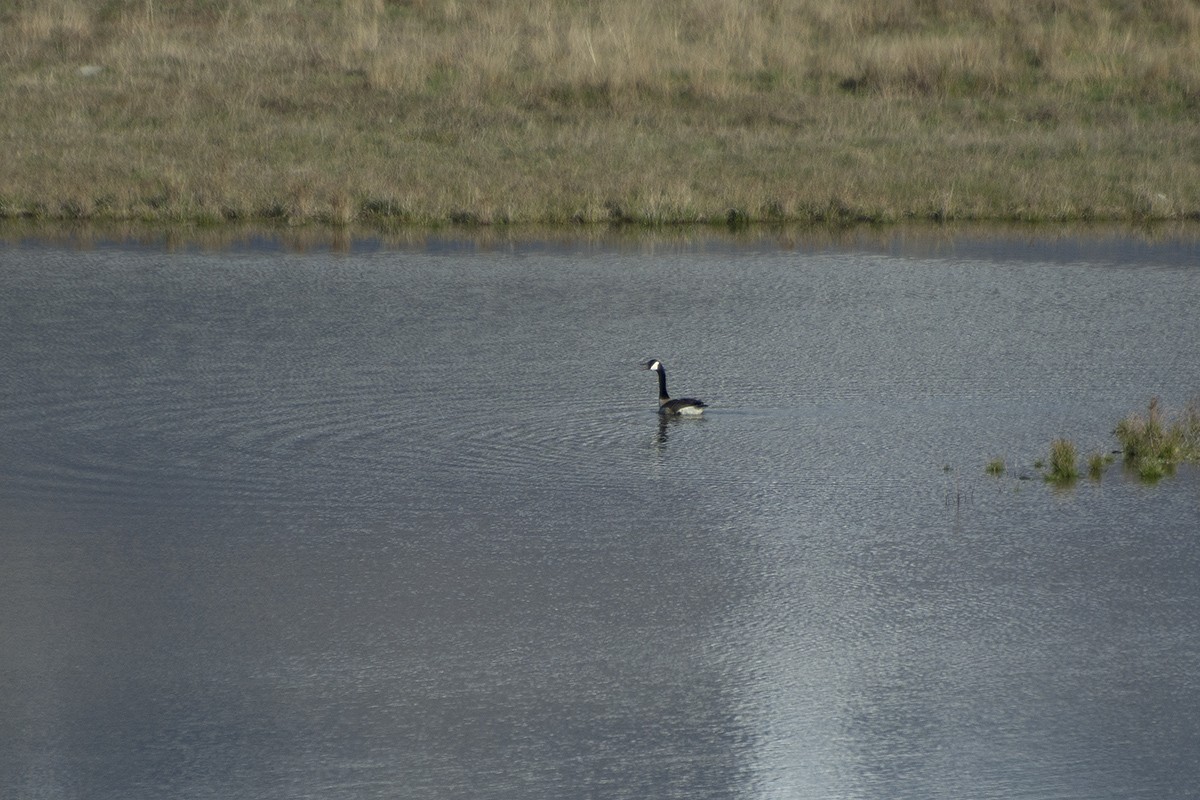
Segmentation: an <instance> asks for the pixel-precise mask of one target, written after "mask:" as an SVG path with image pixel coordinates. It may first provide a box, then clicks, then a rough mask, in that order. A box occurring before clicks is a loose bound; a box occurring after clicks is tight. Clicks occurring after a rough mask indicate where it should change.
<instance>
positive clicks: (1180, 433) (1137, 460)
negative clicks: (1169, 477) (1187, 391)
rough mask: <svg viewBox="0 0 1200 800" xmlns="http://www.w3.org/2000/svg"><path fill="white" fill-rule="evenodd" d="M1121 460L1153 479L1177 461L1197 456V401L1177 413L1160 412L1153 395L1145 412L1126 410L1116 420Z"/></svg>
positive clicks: (1199, 430) (1199, 456)
mask: <svg viewBox="0 0 1200 800" xmlns="http://www.w3.org/2000/svg"><path fill="white" fill-rule="evenodd" d="M1114 433H1115V434H1116V437H1117V440H1118V441H1119V442H1120V443H1121V450H1122V452H1123V453H1124V456H1125V463H1126V465H1127V466H1129V467H1130V468H1131V469H1132V470H1133V471H1135V472H1136V473H1137V474H1138V475H1140V476H1141V477H1142V478H1144V479H1146V480H1157V479H1158V478H1161V477H1162V476H1163V475H1166V474H1168V473H1169V472H1171V471H1172V470H1173V469H1174V468H1175V465H1176V464H1178V463H1179V462H1181V461H1196V460H1200V401H1193V402H1192V403H1191V404H1190V405H1188V407H1187V408H1186V409H1184V410H1183V411H1182V412H1180V413H1178V414H1173V415H1172V414H1164V412H1163V410H1162V409H1161V408H1160V406H1159V401H1158V398H1157V397H1153V398H1151V399H1150V405H1149V408H1148V409H1147V411H1146V415H1145V416H1142V415H1141V414H1137V413H1134V414H1130V415H1129V416H1127V417H1125V418H1124V419H1122V420H1121V421H1120V422H1119V423H1117V427H1116V430H1115V431H1114Z"/></svg>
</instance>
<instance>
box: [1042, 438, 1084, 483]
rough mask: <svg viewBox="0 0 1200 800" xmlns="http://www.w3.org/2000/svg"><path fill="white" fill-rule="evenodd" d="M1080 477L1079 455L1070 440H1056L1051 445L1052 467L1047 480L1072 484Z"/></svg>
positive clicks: (1047, 474) (1047, 472)
mask: <svg viewBox="0 0 1200 800" xmlns="http://www.w3.org/2000/svg"><path fill="white" fill-rule="evenodd" d="M1078 477H1079V454H1078V453H1077V452H1076V451H1075V443H1074V442H1072V441H1071V440H1070V439H1055V440H1054V441H1053V442H1051V443H1050V467H1049V469H1048V470H1047V471H1046V480H1048V481H1053V482H1055V483H1070V482H1071V481H1073V480H1075V479H1076V478H1078Z"/></svg>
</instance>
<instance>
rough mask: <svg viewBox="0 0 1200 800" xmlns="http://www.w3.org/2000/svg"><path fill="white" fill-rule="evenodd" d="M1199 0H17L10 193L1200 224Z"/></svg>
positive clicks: (455, 217)
mask: <svg viewBox="0 0 1200 800" xmlns="http://www.w3.org/2000/svg"><path fill="white" fill-rule="evenodd" d="M1198 122H1200V6H1198V5H1197V4H1196V3H1194V2H1191V1H1190V0H1156V2H1137V1H1136V0H1135V1H1134V2H1126V1H1125V0H1101V1H1100V2H1092V1H1091V0H1054V2H1049V1H1048V0H1035V2H1030V3H1022V2H1017V1H1016V0H966V1H965V2H959V3H926V2H917V0H900V1H899V2H896V1H894V0H854V1H852V2H847V3H835V2H830V0H746V2H739V3H725V2H717V1H716V0H674V1H673V2H668V3H645V2H641V0H608V2H603V3H601V2H587V1H586V0H578V1H577V2H561V3H552V2H541V3H532V4H520V3H500V2H488V1H487V0H483V1H481V2H462V0H342V2H335V0H264V2H258V3H230V2H225V0H180V2H174V3H154V2H147V0H105V2H85V1H84V0H23V1H22V2H17V3H8V4H4V6H3V7H2V8H0V135H2V136H3V139H4V150H5V158H4V159H2V160H0V217H22V218H33V219H51V220H54V219H73V220H75V219H93V220H148V221H175V220H178V221H190V222H212V223H218V222H220V223H224V222H226V221H229V220H242V221H247V220H251V221H252V220H264V221H269V220H277V221H281V222H286V223H290V224H303V223H309V222H321V223H326V224H331V225H349V224H352V223H355V222H367V223H372V224H383V225H431V224H432V225H438V224H447V223H459V224H469V225H478V224H488V223H520V224H540V225H547V224H548V225H561V224H573V223H610V222H618V223H636V224H644V225H656V224H669V223H692V222H699V223H716V224H721V225H730V226H742V225H745V224H750V223H756V222H772V223H777V222H832V223H844V222H854V221H879V222H893V221H898V220H904V219H923V220H1055V221H1062V220H1085V221H1086V220H1155V219H1200V159H1197V158H1196V157H1195V154H1196V152H1197V151H1198V150H1200V124H1197V123H1198Z"/></svg>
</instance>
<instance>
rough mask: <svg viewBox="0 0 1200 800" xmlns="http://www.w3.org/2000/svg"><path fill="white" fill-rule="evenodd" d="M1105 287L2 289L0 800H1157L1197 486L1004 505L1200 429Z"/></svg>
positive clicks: (1187, 613)
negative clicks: (999, 462)
mask: <svg viewBox="0 0 1200 800" xmlns="http://www.w3.org/2000/svg"><path fill="white" fill-rule="evenodd" d="M1068 250H1069V249H1068ZM1080 250H1082V251H1085V252H1087V253H1088V254H1089V256H1095V255H1096V250H1095V248H1094V247H1089V246H1086V245H1081V246H1080ZM1073 252H1075V251H1073V250H1069V253H1073ZM1109 252H1110V253H1118V254H1126V253H1128V254H1129V256H1128V257H1125V256H1124V255H1118V256H1113V257H1111V258H1108V259H1103V258H1098V257H1097V258H1096V259H1095V260H1094V261H1092V262H1083V261H1080V260H1078V259H1075V258H1072V257H1064V256H1063V249H1062V245H1061V244H1060V245H1056V246H1054V247H1050V246H1047V247H1046V248H1043V249H1039V248H1038V247H1037V246H1036V244H1035V245H1030V244H1029V243H1021V244H1019V245H1017V244H1013V243H1008V244H1006V243H1005V242H1003V241H1001V242H991V243H986V244H981V243H979V242H973V241H964V242H962V243H961V244H960V245H959V246H957V247H950V248H948V250H947V248H944V247H942V248H939V249H938V250H937V252H932V253H930V252H926V251H924V250H923V249H922V247H921V246H920V245H919V244H917V245H913V246H898V247H896V248H893V250H891V251H888V252H879V251H878V250H854V249H839V248H829V249H820V248H818V249H815V250H810V251H801V250H796V251H788V250H782V249H777V248H773V247H764V246H757V247H753V248H746V249H738V248H733V247H716V248H705V247H701V246H696V247H690V246H687V247H685V246H681V247H677V248H667V251H666V252H657V253H650V254H647V253H630V252H622V251H621V250H619V249H611V248H607V247H604V246H579V247H571V246H558V247H537V246H529V247H526V248H522V247H516V248H512V249H509V250H506V251H503V252H464V251H456V252H450V253H437V252H433V251H429V250H401V251H387V250H376V251H372V252H363V253H354V252H352V253H349V254H340V255H339V254H326V253H316V254H283V253H278V252H248V251H239V252H228V253H214V254H197V253H176V254H164V253H161V252H158V251H155V250H153V249H125V248H100V249H96V250H93V251H90V252H71V251H66V250H61V249H56V248H32V247H9V248H7V249H0V290H2V291H0V297H2V298H3V299H0V312H2V314H0V340H2V341H4V342H5V345H6V346H5V353H4V354H3V355H0V359H2V360H3V362H2V366H3V377H2V378H0V388H2V392H3V407H2V410H0V425H2V427H3V430H5V432H6V436H5V439H6V442H5V443H4V445H3V459H2V466H0V469H2V470H3V472H2V475H3V481H2V482H0V503H2V504H3V505H2V506H0V507H2V508H3V510H4V513H3V514H0V608H4V609H5V613H4V615H3V618H2V619H0V640H2V641H4V642H6V643H7V644H6V646H5V648H4V652H3V655H0V674H2V675H3V676H4V680H5V683H6V685H8V686H11V687H14V688H13V690H12V691H10V692H6V693H5V694H4V695H3V696H0V728H2V729H3V730H4V738H5V740H6V741H8V742H11V743H12V745H11V746H6V747H5V748H3V749H2V752H0V787H2V789H3V792H2V793H3V794H4V795H5V796H8V795H10V794H12V795H14V796H26V797H89V798H96V797H122V798H137V797H161V796H193V795H199V794H212V795H217V796H222V797H305V796H311V797H323V798H328V797H334V798H336V797H355V798H358V797H393V796H397V795H401V796H431V797H468V796H469V797H477V796H489V797H522V798H526V797H563V796H579V795H596V796H605V797H639V798H640V797H680V798H685V797H686V798H703V797H731V798H732V797H736V798H750V797H756V798H757V797H813V798H872V797H895V798H906V797H911V798H938V797H946V798H957V797H968V796H969V797H1014V796H1020V797H1032V798H1039V797H1045V798H1049V797H1056V798H1057V797H1088V798H1106V797H1111V798H1118V797H1119V798H1131V797H1133V798H1137V797H1144V798H1170V797H1185V796H1188V795H1189V794H1190V792H1191V791H1192V787H1193V786H1194V785H1196V783H1197V779H1198V778H1200V766H1198V765H1197V763H1196V761H1195V759H1194V756H1193V754H1194V753H1195V752H1197V751H1198V750H1200V748H1198V747H1197V745H1200V722H1198V720H1200V713H1197V712H1200V701H1198V700H1197V699H1196V698H1197V697H1200V694H1198V693H1197V692H1196V688H1197V687H1196V678H1195V676H1196V675H1197V674H1200V671H1198V669H1197V667H1200V658H1198V653H1197V648H1198V646H1197V642H1198V641H1200V638H1198V637H1197V635H1196V634H1197V633H1198V632H1200V631H1198V630H1197V629H1198V627H1200V622H1197V620H1200V614H1198V613H1197V612H1198V611H1200V607H1198V606H1200V582H1198V580H1197V577H1196V576H1197V575H1200V571H1198V570H1197V566H1198V563H1197V562H1198V560H1200V545H1198V544H1197V540H1196V536H1195V531H1196V529H1197V528H1198V525H1197V523H1198V522H1200V502H1198V500H1197V498H1198V493H1197V491H1196V487H1197V480H1198V476H1197V474H1196V471H1195V470H1194V469H1191V468H1184V469H1182V470H1181V471H1180V474H1179V475H1177V476H1176V477H1175V478H1173V479H1169V480H1166V481H1164V482H1161V483H1159V484H1157V485H1155V486H1146V485H1143V484H1140V483H1138V482H1137V481H1136V480H1133V479H1131V478H1129V477H1128V476H1126V475H1124V474H1123V473H1122V472H1121V470H1120V468H1119V466H1115V467H1113V468H1111V469H1110V470H1109V472H1108V473H1107V474H1106V475H1105V477H1104V478H1103V479H1102V480H1101V481H1100V482H1099V483H1093V482H1090V481H1082V482H1080V483H1079V484H1078V485H1077V486H1076V487H1074V488H1073V489H1071V490H1068V491H1065V492H1056V491H1054V490H1052V489H1050V488H1049V487H1047V486H1045V485H1043V484H1042V482H1041V481H1040V480H1036V479H1035V480H1027V481H1023V480H1020V479H1019V477H1018V476H1021V475H1024V476H1026V477H1030V476H1032V477H1034V478H1036V472H1035V470H1034V469H1033V468H1032V466H1031V465H1032V462H1033V460H1034V459H1036V458H1038V457H1043V456H1044V455H1045V451H1046V449H1047V448H1048V445H1049V442H1050V440H1051V439H1052V438H1054V437H1056V436H1059V435H1068V436H1071V437H1072V438H1073V439H1075V441H1076V442H1077V444H1079V446H1080V448H1081V450H1082V451H1083V452H1085V453H1087V452H1090V451H1092V450H1097V449H1107V448H1109V447H1111V446H1112V441H1111V436H1110V433H1109V432H1110V430H1111V427H1112V425H1113V424H1114V423H1115V421H1116V420H1117V419H1118V418H1120V416H1122V415H1124V414H1125V413H1127V412H1129V411H1131V410H1134V409H1137V408H1140V407H1142V406H1143V405H1144V403H1145V402H1146V401H1147V399H1148V398H1149V396H1150V395H1151V394H1159V395H1161V396H1162V397H1163V399H1164V402H1165V403H1167V404H1168V405H1175V406H1178V405H1180V404H1182V403H1184V402H1186V401H1187V400H1188V399H1189V397H1190V396H1191V395H1192V394H1193V393H1195V392H1196V391H1200V389H1198V388H1197V387H1200V366H1197V361H1196V359H1195V352H1196V332H1195V323H1194V319H1193V318H1194V308H1195V306H1196V302H1197V300H1198V299H1200V271H1197V270H1196V269H1195V268H1194V267H1192V266H1191V263H1194V261H1195V259H1194V256H1195V255H1196V253H1195V247H1194V246H1192V245H1190V244H1186V243H1185V244H1179V243H1172V242H1166V243H1161V244H1159V245H1156V246H1154V247H1144V246H1130V245H1121V244H1120V243H1117V244H1114V246H1113V248H1111V250H1110V251H1109ZM650 356H654V357H658V358H661V359H663V360H664V362H665V363H666V364H667V366H668V369H669V371H670V375H671V389H672V391H673V393H675V394H677V395H692V396H697V397H701V398H703V399H705V400H706V401H707V402H708V403H709V404H710V405H711V410H710V412H709V413H708V414H706V416H705V418H704V419H700V420H678V421H666V422H664V421H663V420H661V419H660V418H659V417H658V416H657V415H656V414H655V413H654V407H655V401H654V397H655V393H656V386H655V382H654V378H653V376H652V375H649V374H648V373H646V372H643V371H640V370H638V369H637V364H638V362H639V361H641V360H643V359H645V358H647V357H650ZM996 456H1002V457H1004V458H1005V459H1006V461H1008V463H1009V464H1010V471H1009V472H1008V473H1007V474H1006V475H1005V476H1003V477H1001V478H993V477H990V476H987V475H985V474H984V472H983V465H984V464H985V463H986V462H987V461H989V460H990V459H991V458H993V457H996Z"/></svg>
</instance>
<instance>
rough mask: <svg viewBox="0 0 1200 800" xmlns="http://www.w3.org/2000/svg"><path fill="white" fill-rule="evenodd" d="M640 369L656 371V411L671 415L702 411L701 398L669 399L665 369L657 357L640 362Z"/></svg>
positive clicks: (692, 413) (700, 412) (701, 412)
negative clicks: (643, 362)
mask: <svg viewBox="0 0 1200 800" xmlns="http://www.w3.org/2000/svg"><path fill="white" fill-rule="evenodd" d="M642 369H651V370H654V371H655V372H657V373H658V413H660V414H670V415H672V416H674V415H676V414H686V415H689V416H694V415H697V414H703V413H704V409H705V405H704V401H703V400H695V399H693V398H691V397H680V398H678V399H675V400H672V399H671V396H670V395H669V394H667V371H666V370H665V369H663V364H662V362H661V361H659V360H658V359H657V358H652V359H650V360H649V361H647V362H646V363H645V364H642Z"/></svg>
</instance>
